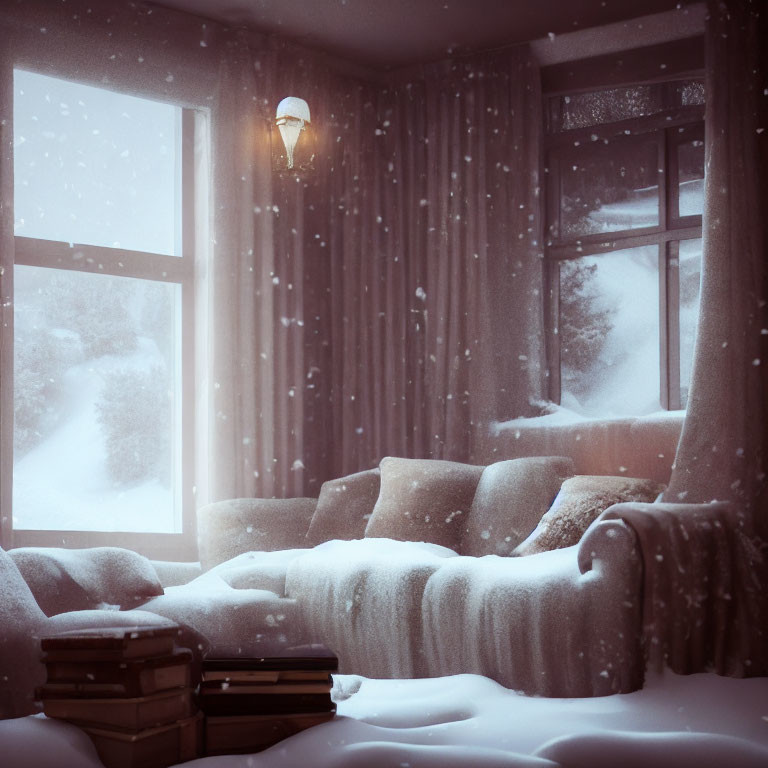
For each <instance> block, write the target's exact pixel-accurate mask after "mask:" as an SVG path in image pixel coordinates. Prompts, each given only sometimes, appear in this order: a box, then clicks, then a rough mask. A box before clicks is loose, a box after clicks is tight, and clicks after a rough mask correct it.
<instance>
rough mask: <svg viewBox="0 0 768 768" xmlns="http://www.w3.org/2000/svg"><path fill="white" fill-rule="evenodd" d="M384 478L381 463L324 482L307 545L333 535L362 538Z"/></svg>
mask: <svg viewBox="0 0 768 768" xmlns="http://www.w3.org/2000/svg"><path fill="white" fill-rule="evenodd" d="M380 478H381V472H380V471H379V468H378V467H377V468H376V469H368V470H366V471H365V472H357V473H356V474H354V475H347V477H340V478H339V479H337V480H328V482H326V483H323V486H322V488H321V489H320V498H319V499H318V500H317V508H316V509H315V514H314V515H312V522H311V523H310V524H309V530H308V531H307V542H306V543H307V546H310V547H314V546H315V545H316V544H322V543H323V542H324V541H330V540H331V539H344V540H351V539H362V538H363V536H365V526H366V525H368V520H369V519H370V517H371V513H372V512H373V507H374V505H375V504H376V499H378V498H379V486H380V485H381V479H380Z"/></svg>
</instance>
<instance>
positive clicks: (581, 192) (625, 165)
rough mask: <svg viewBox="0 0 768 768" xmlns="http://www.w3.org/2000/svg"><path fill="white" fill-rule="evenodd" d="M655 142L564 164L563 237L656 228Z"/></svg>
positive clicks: (596, 153)
mask: <svg viewBox="0 0 768 768" xmlns="http://www.w3.org/2000/svg"><path fill="white" fill-rule="evenodd" d="M658 163H659V161H658V149H657V146H656V144H655V143H651V142H648V143H643V144H640V145H638V144H636V143H631V144H626V143H623V144H622V145H612V144H609V145H607V146H604V147H602V148H601V149H600V150H597V151H594V152H589V153H588V154H586V153H585V156H583V157H580V158H579V160H578V161H574V162H570V163H569V162H565V161H563V162H562V163H561V167H560V175H561V179H560V185H561V190H560V226H561V228H562V231H561V233H560V237H561V238H571V237H576V236H579V235H589V234H596V233H600V232H616V231H619V230H625V229H638V228H640V227H651V226H658V223H659V186H658V170H657V169H658Z"/></svg>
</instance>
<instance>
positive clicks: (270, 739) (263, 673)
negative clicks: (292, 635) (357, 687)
mask: <svg viewBox="0 0 768 768" xmlns="http://www.w3.org/2000/svg"><path fill="white" fill-rule="evenodd" d="M338 666H339V662H338V659H337V658H336V656H334V655H333V654H332V653H331V652H330V651H328V649H327V648H325V647H323V646H318V645H311V646H297V647H295V648H289V649H286V651H285V653H284V654H283V655H281V656H279V657H271V658H270V657H268V658H261V659H259V658H219V659H215V658H208V659H204V660H203V667H202V682H201V683H200V696H199V704H200V708H201V709H202V710H203V712H205V753H206V754H207V755H226V754H239V753H246V752H258V751H260V750H262V749H266V748H267V747H270V746H272V745H273V744H275V743H276V742H278V741H281V740H282V739H284V738H286V737H287V736H291V735H293V734H294V733H298V732H299V731H303V730H304V729H305V728H309V727H311V726H313V725H318V724H320V723H324V722H326V721H327V720H330V719H331V718H332V717H333V716H334V713H335V712H336V705H335V704H334V702H333V701H332V700H331V687H332V679H331V673H332V672H335V671H336V670H337V669H338Z"/></svg>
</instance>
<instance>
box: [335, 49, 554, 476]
mask: <svg viewBox="0 0 768 768" xmlns="http://www.w3.org/2000/svg"><path fill="white" fill-rule="evenodd" d="M540 106H541V105H540V92H539V77H538V70H537V68H536V67H535V65H534V64H533V62H532V60H531V58H530V55H529V53H528V51H527V49H526V48H517V49H510V50H507V51H504V52H503V53H501V54H494V55H488V56H475V57H472V58H469V59H466V60H461V61H457V62H443V63H440V64H436V65H431V66H428V67H425V68H424V69H422V70H421V71H420V72H419V73H418V76H415V77H414V78H413V79H412V80H411V81H410V82H402V83H396V84H394V85H392V86H391V87H389V88H386V89H383V90H381V91H380V93H379V95H378V99H377V103H376V104H375V105H374V104H372V103H370V102H367V101H364V102H363V103H361V104H360V105H359V112H358V114H357V116H356V122H357V129H356V131H355V135H356V136H358V137H359V139H358V140H357V141H358V143H357V145H356V153H355V154H354V155H353V156H349V157H347V159H346V161H345V164H344V166H343V167H342V168H341V169H335V170H336V171H337V172H336V173H335V178H334V180H333V182H332V201H333V205H334V210H335V211H337V214H336V219H335V221H334V223H335V224H336V225H337V231H335V232H334V233H333V236H334V246H335V247H334V248H333V251H332V259H333V264H332V283H331V296H332V303H333V305H334V307H336V308H337V313H336V314H337V317H336V319H335V321H334V328H333V343H332V354H333V360H334V363H333V372H334V373H333V375H334V382H335V383H334V390H333V394H334V410H335V412H336V413H337V417H336V419H335V443H336V446H337V447H336V452H337V455H338V457H339V458H338V460H339V462H340V463H339V465H338V466H337V473H339V474H345V473H348V472H352V471H355V470H358V469H363V468H366V467H369V466H373V465H375V464H377V463H378V461H379V460H380V459H381V458H382V457H383V456H385V455H388V454H391V455H399V456H413V457H430V458H446V459H453V460H460V461H472V460H473V459H474V457H475V456H477V455H478V454H480V453H481V452H482V450H483V444H484V442H485V440H484V438H485V436H486V435H487V434H488V430H489V426H490V424H491V423H492V422H493V421H494V420H497V419H505V418H511V417H513V416H520V415H526V414H528V413H529V412H530V408H531V402H530V401H531V399H533V400H535V399H538V398H541V397H542V396H543V394H544V376H545V370H544V360H543V351H544V349H543V312H542V308H541V304H542V301H541V300H542V295H543V290H542V261H543V260H542V251H543V249H542V243H541V215H540V202H539V186H540V181H539V178H538V169H539V158H540V135H541V130H540V114H541V108H540Z"/></svg>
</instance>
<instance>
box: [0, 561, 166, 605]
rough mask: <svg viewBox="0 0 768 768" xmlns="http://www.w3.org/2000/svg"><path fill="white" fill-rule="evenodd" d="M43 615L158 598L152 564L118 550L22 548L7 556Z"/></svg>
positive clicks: (156, 582)
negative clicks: (15, 566)
mask: <svg viewBox="0 0 768 768" xmlns="http://www.w3.org/2000/svg"><path fill="white" fill-rule="evenodd" d="M8 554H9V555H10V556H11V557H12V558H13V560H14V562H15V563H16V565H17V566H18V568H19V571H21V574H22V576H23V577H24V580H25V581H26V582H27V584H28V585H29V588H30V589H31V590H32V594H34V596H35V599H36V600H37V602H38V605H39V606H40V607H41V608H42V609H43V611H44V612H45V614H46V615H47V616H54V615H56V614H57V613H65V612H67V611H85V610H88V609H92V608H99V607H102V606H105V605H108V606H116V605H117V606H120V607H121V608H133V607H135V606H137V605H140V604H141V603H144V602H146V601H147V600H149V599H150V598H152V597H155V596H157V595H162V594H163V587H162V585H161V584H160V580H159V579H158V576H157V572H156V571H155V569H154V568H153V567H152V563H150V561H149V560H148V559H147V558H146V557H143V556H142V555H139V554H138V553H136V552H132V551H131V550H128V549H121V548H119V547H93V548H89V549H58V548H56V547H22V548H19V549H12V550H11V551H10V552H9V553H8Z"/></svg>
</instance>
